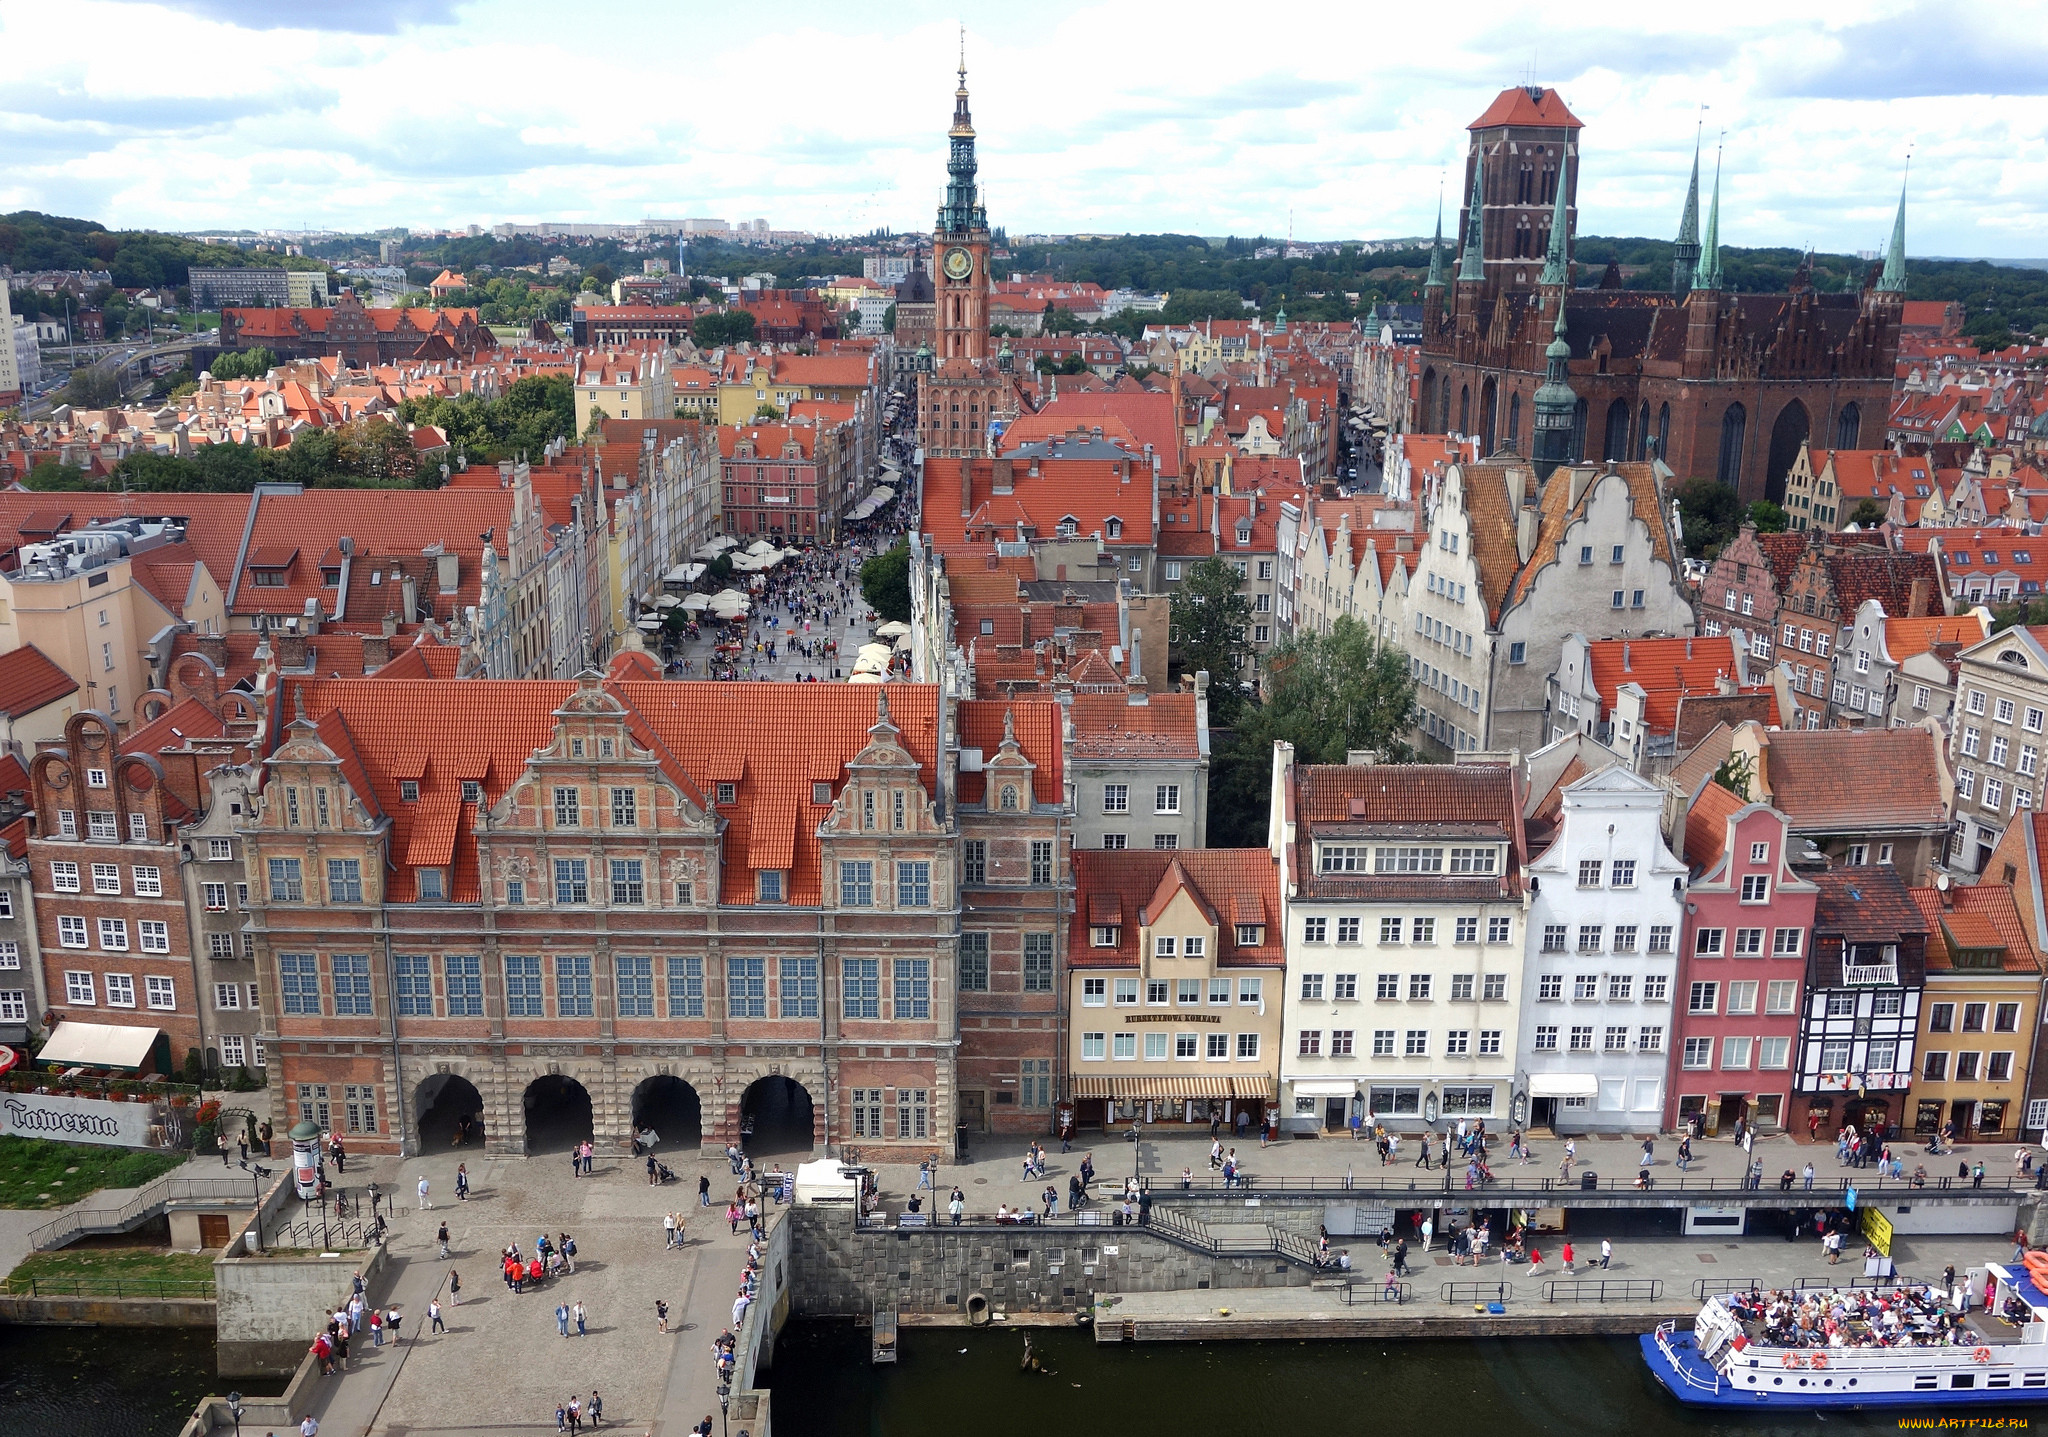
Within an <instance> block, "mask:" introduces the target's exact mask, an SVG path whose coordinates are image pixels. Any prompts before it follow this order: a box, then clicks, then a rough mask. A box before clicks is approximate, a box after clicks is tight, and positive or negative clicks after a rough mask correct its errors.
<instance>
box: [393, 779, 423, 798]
mask: <svg viewBox="0 0 2048 1437" xmlns="http://www.w3.org/2000/svg"><path fill="white" fill-rule="evenodd" d="M398 798H399V802H401V803H418V802H419V801H420V785H419V780H417V779H411V778H402V779H400V780H399V781H398Z"/></svg>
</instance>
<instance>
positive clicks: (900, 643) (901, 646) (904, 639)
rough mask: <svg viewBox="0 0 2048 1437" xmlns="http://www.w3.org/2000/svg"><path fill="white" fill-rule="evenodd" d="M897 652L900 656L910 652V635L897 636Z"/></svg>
mask: <svg viewBox="0 0 2048 1437" xmlns="http://www.w3.org/2000/svg"><path fill="white" fill-rule="evenodd" d="M896 652H897V653H899V654H907V653H909V652H910V635H908V634H898V635H897V636H896Z"/></svg>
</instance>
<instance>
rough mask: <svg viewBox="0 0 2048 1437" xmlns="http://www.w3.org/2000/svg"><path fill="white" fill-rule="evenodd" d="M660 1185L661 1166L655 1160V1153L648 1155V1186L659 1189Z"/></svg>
mask: <svg viewBox="0 0 2048 1437" xmlns="http://www.w3.org/2000/svg"><path fill="white" fill-rule="evenodd" d="M660 1184H661V1164H660V1163H658V1162H656V1161H655V1160H654V1154H653V1153H649V1154H648V1155H647V1186H649V1187H658V1186H660Z"/></svg>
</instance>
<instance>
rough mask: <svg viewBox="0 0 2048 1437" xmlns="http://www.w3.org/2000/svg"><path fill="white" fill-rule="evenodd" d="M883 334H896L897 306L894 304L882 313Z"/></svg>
mask: <svg viewBox="0 0 2048 1437" xmlns="http://www.w3.org/2000/svg"><path fill="white" fill-rule="evenodd" d="M882 332H883V333H885V334H894V333H895V332H896V306H895V305H894V304H891V305H890V306H889V307H888V308H887V309H885V310H883V311H882Z"/></svg>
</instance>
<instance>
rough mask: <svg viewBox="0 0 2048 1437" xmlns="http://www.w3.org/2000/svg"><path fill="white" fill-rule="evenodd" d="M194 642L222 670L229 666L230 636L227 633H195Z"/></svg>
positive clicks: (224, 670)
mask: <svg viewBox="0 0 2048 1437" xmlns="http://www.w3.org/2000/svg"><path fill="white" fill-rule="evenodd" d="M192 642H193V643H194V645H196V646H197V648H198V649H199V652H200V653H202V654H204V655H205V656H206V658H207V661H208V662H209V663H211V664H212V665H213V666H214V667H215V668H217V669H219V670H221V672H223V673H225V672H227V667H228V636H227V635H226V634H194V635H193V636H192Z"/></svg>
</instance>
